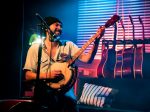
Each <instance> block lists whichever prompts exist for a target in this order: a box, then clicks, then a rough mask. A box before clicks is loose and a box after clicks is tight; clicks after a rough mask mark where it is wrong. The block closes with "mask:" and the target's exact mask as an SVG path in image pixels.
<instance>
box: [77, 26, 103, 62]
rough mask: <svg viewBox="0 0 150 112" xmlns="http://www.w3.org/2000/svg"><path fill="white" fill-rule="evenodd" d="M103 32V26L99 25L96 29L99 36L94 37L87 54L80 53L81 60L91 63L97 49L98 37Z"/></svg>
mask: <svg viewBox="0 0 150 112" xmlns="http://www.w3.org/2000/svg"><path fill="white" fill-rule="evenodd" d="M104 33H105V28H103V27H101V28H100V29H98V31H97V34H99V36H98V37H97V38H96V39H95V42H94V45H93V47H92V49H90V50H89V52H88V53H87V54H85V53H82V54H81V55H80V57H79V59H80V60H81V61H83V62H86V63H91V62H92V61H93V60H94V57H95V55H96V52H97V49H98V45H99V41H100V38H101V37H102V36H103V35H104Z"/></svg>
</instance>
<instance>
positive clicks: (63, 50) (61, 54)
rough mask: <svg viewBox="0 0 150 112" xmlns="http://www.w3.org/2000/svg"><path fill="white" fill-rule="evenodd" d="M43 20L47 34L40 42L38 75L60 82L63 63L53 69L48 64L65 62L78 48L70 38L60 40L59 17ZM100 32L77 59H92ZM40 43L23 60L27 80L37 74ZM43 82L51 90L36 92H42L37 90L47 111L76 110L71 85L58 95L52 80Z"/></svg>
mask: <svg viewBox="0 0 150 112" xmlns="http://www.w3.org/2000/svg"><path fill="white" fill-rule="evenodd" d="M44 20H45V22H46V24H47V26H48V28H47V27H46V28H45V36H46V37H45V39H44V40H43V43H42V49H41V50H42V52H41V60H40V62H41V63H40V67H39V68H40V73H39V78H40V79H54V80H55V79H57V81H58V82H59V81H60V80H61V78H63V77H64V75H66V74H63V73H62V71H63V70H62V68H63V67H64V66H61V63H60V65H59V64H58V65H57V66H56V68H54V69H52V68H51V66H53V65H54V64H55V63H57V62H67V61H68V60H69V59H72V58H73V56H74V54H75V53H76V52H78V51H79V48H78V46H77V45H76V44H74V43H73V42H71V41H65V40H60V35H61V33H62V22H61V21H60V20H59V19H58V18H55V17H46V18H45V19H44ZM103 31H104V30H103ZM102 34H103V33H102V31H101V32H100V34H99V35H98V37H97V39H96V40H95V42H94V43H95V44H94V46H93V48H92V49H91V50H89V52H88V53H86V54H85V53H82V54H81V55H80V56H79V57H78V59H79V60H80V61H82V62H89V61H90V60H91V59H93V55H95V54H96V52H95V51H97V48H98V43H99V40H100V38H99V37H101V36H100V35H102ZM39 46H40V44H33V45H32V46H31V47H30V48H29V50H28V53H27V57H26V62H25V66H24V71H25V78H26V80H32V79H36V76H37V74H38V70H39V69H38V64H39V63H38V62H39V60H38V56H39V48H40V47H39ZM71 65H73V64H71ZM70 67H71V66H70V65H69V67H68V68H70ZM61 76H62V77H61ZM59 78H60V79H59ZM58 79H59V80H58ZM63 79H65V78H63ZM57 81H56V82H57ZM55 84H57V83H54V85H55ZM41 85H42V84H41ZM41 85H40V86H41ZM46 85H47V86H49V87H50V88H51V89H48V90H51V92H47V93H48V94H42V92H43V91H41V90H43V89H40V90H39V91H38V92H40V93H41V94H40V93H38V94H39V95H38V98H39V97H40V98H39V99H40V101H41V102H42V103H43V104H45V102H46V104H47V106H48V109H49V110H50V111H52V112H77V111H78V109H77V108H76V99H75V95H72V94H73V93H74V92H73V89H72V88H71V89H69V90H68V91H66V92H65V93H64V94H59V93H58V94H57V93H56V94H55V92H53V88H52V87H53V86H52V85H53V82H48V83H46ZM42 86H44V85H42ZM47 86H46V88H47ZM54 87H55V86H54ZM39 88H44V87H39ZM55 89H56V88H55ZM70 93H71V94H70ZM44 97H45V98H44ZM46 100H47V101H46Z"/></svg>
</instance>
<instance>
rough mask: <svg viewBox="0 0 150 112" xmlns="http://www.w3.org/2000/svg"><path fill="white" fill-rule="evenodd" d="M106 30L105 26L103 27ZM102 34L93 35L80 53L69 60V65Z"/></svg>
mask: <svg viewBox="0 0 150 112" xmlns="http://www.w3.org/2000/svg"><path fill="white" fill-rule="evenodd" d="M103 28H104V29H105V26H104V27H103ZM98 36H100V34H97V33H96V34H95V35H93V36H92V37H91V38H90V39H89V40H88V41H87V42H86V43H85V44H84V45H83V46H82V47H81V48H80V50H79V51H78V52H76V53H75V55H74V56H73V57H72V58H71V59H70V60H68V64H69V65H71V64H72V63H73V62H74V61H75V60H76V59H77V58H78V57H79V56H80V55H81V54H82V53H83V51H84V50H85V49H86V48H87V47H88V46H89V45H90V44H91V43H92V42H93V41H94V40H95V39H96V38H97V37H98Z"/></svg>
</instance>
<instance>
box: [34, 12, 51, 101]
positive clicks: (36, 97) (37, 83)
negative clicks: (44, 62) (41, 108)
mask: <svg viewBox="0 0 150 112" xmlns="http://www.w3.org/2000/svg"><path fill="white" fill-rule="evenodd" d="M35 15H36V16H37V18H38V19H39V20H40V21H41V28H40V39H41V43H40V45H39V49H38V66H37V75H36V80H35V88H34V100H35V101H36V102H39V99H40V100H41V98H40V97H42V96H41V94H42V93H40V92H42V91H41V90H43V87H42V86H43V83H42V84H41V81H40V64H41V63H40V62H41V56H42V43H43V42H42V33H43V27H44V28H46V29H49V27H48V25H47V24H46V22H45V21H44V20H43V18H42V17H41V16H40V15H39V14H38V13H36V14H35Z"/></svg>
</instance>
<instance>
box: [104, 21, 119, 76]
mask: <svg viewBox="0 0 150 112" xmlns="http://www.w3.org/2000/svg"><path fill="white" fill-rule="evenodd" d="M116 35H117V25H116V23H115V24H114V42H113V47H112V48H111V49H108V52H107V56H106V57H107V59H106V61H105V63H104V65H103V76H104V77H108V78H113V77H114V67H115V63H116V62H115V61H116V50H115V47H116Z"/></svg>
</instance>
